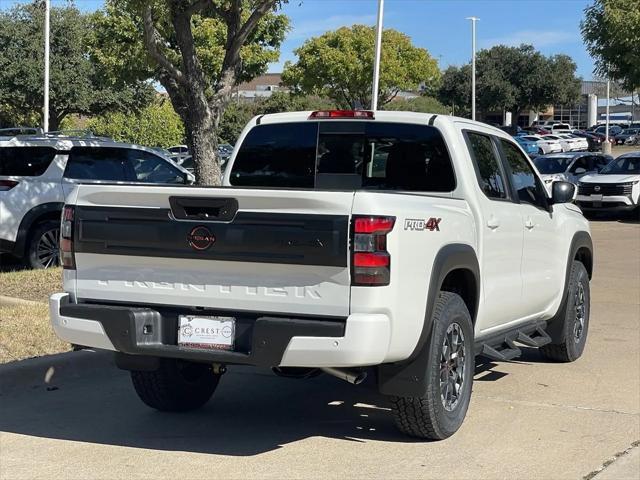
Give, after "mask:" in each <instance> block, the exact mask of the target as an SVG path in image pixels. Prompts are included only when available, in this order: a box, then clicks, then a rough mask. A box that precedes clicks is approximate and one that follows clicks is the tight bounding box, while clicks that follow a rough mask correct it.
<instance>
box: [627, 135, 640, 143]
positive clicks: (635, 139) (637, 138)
mask: <svg viewBox="0 0 640 480" xmlns="http://www.w3.org/2000/svg"><path fill="white" fill-rule="evenodd" d="M624 144H625V145H640V132H639V133H637V134H636V135H632V136H630V137H629V138H627V139H626V140H625V141H624Z"/></svg>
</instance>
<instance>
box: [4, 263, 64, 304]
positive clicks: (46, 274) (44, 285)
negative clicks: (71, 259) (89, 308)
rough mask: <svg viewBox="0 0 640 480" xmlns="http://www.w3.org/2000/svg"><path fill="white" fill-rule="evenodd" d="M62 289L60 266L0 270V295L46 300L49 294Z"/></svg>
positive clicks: (38, 300) (39, 300) (37, 300)
mask: <svg viewBox="0 0 640 480" xmlns="http://www.w3.org/2000/svg"><path fill="white" fill-rule="evenodd" d="M61 291H62V268H47V269H46V270H16V271H12V272H0V295H5V296H7V297H16V298H22V299H23V300H33V301H36V302H47V301H48V299H49V295H51V294H52V293H56V292H61Z"/></svg>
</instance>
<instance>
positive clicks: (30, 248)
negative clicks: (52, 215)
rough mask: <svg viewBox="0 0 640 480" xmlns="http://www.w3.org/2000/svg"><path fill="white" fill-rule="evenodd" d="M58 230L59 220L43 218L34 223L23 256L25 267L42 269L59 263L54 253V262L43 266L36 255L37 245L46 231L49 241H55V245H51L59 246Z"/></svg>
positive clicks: (56, 247)
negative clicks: (43, 219)
mask: <svg viewBox="0 0 640 480" xmlns="http://www.w3.org/2000/svg"><path fill="white" fill-rule="evenodd" d="M59 232H60V222H58V221H56V220H45V221H43V222H40V223H38V224H36V226H35V227H33V229H32V230H31V232H30V233H29V237H28V241H27V251H26V252H25V253H26V255H25V257H24V261H25V264H26V265H27V267H30V268H36V269H42V268H49V267H57V266H58V265H60V257H59V255H58V254H57V253H56V259H55V262H54V263H52V264H51V265H48V266H45V265H43V263H42V261H41V259H40V258H39V256H38V253H39V252H38V245H39V243H40V240H41V239H42V238H43V236H44V235H45V234H47V233H50V234H49V235H48V237H49V240H50V241H55V245H52V248H55V249H56V250H57V249H58V248H59V243H60V240H59V238H58V235H59ZM54 238H55V240H54Z"/></svg>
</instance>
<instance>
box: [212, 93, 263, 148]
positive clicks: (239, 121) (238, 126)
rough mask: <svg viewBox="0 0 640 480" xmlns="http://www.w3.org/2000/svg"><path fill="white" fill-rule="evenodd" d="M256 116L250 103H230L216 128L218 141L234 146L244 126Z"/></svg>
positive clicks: (253, 106)
mask: <svg viewBox="0 0 640 480" xmlns="http://www.w3.org/2000/svg"><path fill="white" fill-rule="evenodd" d="M255 116H256V107H255V105H254V104H252V103H248V102H240V103H230V104H229V105H228V106H227V108H226V110H225V112H224V115H222V119H221V120H220V126H219V127H218V141H219V142H220V143H230V144H231V145H235V143H236V140H237V139H238V136H240V133H241V132H242V129H243V128H244V127H245V125H246V124H247V123H248V122H249V120H251V119H252V118H253V117H255Z"/></svg>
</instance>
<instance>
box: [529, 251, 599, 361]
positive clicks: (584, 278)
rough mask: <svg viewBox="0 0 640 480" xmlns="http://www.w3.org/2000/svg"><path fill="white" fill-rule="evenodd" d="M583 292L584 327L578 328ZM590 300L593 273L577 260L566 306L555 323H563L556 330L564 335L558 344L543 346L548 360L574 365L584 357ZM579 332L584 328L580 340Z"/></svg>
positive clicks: (542, 348)
mask: <svg viewBox="0 0 640 480" xmlns="http://www.w3.org/2000/svg"><path fill="white" fill-rule="evenodd" d="M580 289H582V297H583V306H584V309H583V313H582V315H583V321H582V326H581V327H579V326H578V325H577V324H579V323H580V319H579V315H578V306H579V305H578V303H579V301H578V299H579V298H580ZM590 300H591V293H590V290H589V274H588V273H587V269H586V268H585V266H584V265H583V264H582V263H581V262H578V261H575V260H574V261H573V263H572V264H571V273H570V274H569V285H568V291H567V299H566V301H565V305H564V307H563V309H562V311H561V312H560V313H559V314H558V316H557V317H556V318H555V319H554V320H553V321H552V322H554V321H555V322H562V323H561V324H560V325H558V326H557V327H556V328H558V329H559V332H560V335H559V338H558V340H557V341H556V342H553V343H549V344H547V345H544V346H542V347H540V353H542V355H543V356H544V357H545V358H547V359H549V360H553V361H556V362H573V361H575V360H577V359H578V358H580V356H582V353H583V352H584V347H585V345H586V343H587V334H588V332H589V314H590V313H591V306H590ZM576 329H580V335H579V337H578V338H577V337H576Z"/></svg>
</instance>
